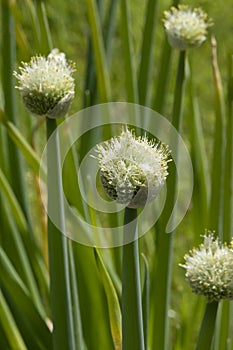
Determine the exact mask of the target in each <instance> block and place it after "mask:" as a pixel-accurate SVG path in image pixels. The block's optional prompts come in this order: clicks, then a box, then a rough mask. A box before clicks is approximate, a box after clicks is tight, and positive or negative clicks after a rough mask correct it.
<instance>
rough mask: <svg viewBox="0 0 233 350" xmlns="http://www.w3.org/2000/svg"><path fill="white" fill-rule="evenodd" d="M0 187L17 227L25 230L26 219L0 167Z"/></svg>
mask: <svg viewBox="0 0 233 350" xmlns="http://www.w3.org/2000/svg"><path fill="white" fill-rule="evenodd" d="M0 188H1V190H2V192H3V193H4V195H5V199H6V200H7V201H8V203H9V206H10V210H11V213H12V216H13V217H14V218H15V221H16V223H17V225H18V227H19V229H20V230H22V231H26V230H27V223H26V219H25V216H24V214H23V211H22V209H21V207H20V204H19V202H18V200H17V198H16V197H15V194H14V192H13V190H12V188H11V186H10V184H9V182H8V180H7V178H6V177H5V175H4V174H3V172H2V170H1V169H0Z"/></svg>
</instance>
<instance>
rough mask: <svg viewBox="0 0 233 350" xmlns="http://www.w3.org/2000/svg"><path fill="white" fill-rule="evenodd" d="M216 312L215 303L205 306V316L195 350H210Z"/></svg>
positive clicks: (216, 306) (216, 305) (216, 303)
mask: <svg viewBox="0 0 233 350" xmlns="http://www.w3.org/2000/svg"><path fill="white" fill-rule="evenodd" d="M217 310H218V302H217V301H213V302H212V303H207V304H206V310H205V315H204V318H203V321H202V325H201V329H200V333H199V338H198V343H197V347H196V350H207V349H211V344H212V340H213V335H214V329H215V321H216V315H217Z"/></svg>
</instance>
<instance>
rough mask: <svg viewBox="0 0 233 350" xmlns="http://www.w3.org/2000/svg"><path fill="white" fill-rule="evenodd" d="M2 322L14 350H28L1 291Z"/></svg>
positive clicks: (0, 312)
mask: <svg viewBox="0 0 233 350" xmlns="http://www.w3.org/2000/svg"><path fill="white" fill-rule="evenodd" d="M0 321H1V324H2V325H3V327H4V331H5V333H6V335H7V340H8V342H9V344H10V346H11V349H12V350H27V348H26V345H25V343H24V341H23V339H22V337H21V335H20V332H19V330H18V328H17V325H16V323H15V321H14V318H13V316H12V314H11V311H10V309H9V307H8V305H7V302H6V300H5V298H4V296H3V294H2V292H1V290H0Z"/></svg>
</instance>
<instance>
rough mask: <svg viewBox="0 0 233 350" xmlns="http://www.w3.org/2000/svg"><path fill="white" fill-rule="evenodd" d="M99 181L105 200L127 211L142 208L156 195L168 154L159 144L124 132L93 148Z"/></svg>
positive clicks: (165, 148)
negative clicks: (125, 208) (124, 207)
mask: <svg viewBox="0 0 233 350" xmlns="http://www.w3.org/2000/svg"><path fill="white" fill-rule="evenodd" d="M97 152H98V162H99V167H100V179H101V182H102V185H103V187H104V189H105V191H106V193H107V194H108V196H109V197H110V198H112V199H114V200H116V201H117V202H118V203H122V204H126V205H127V206H128V207H129V208H139V207H143V206H144V205H145V204H146V203H147V202H150V201H152V200H153V199H154V198H155V197H156V196H157V195H158V193H159V191H160V189H161V187H162V185H163V184H164V182H165V180H166V177H167V175H168V171H167V168H168V166H167V162H168V157H169V154H170V152H169V151H168V148H167V147H165V146H164V145H163V144H161V143H154V142H153V141H148V139H147V138H146V137H135V135H134V134H133V133H132V132H131V131H129V130H128V129H126V130H125V131H122V133H121V135H120V136H119V137H113V138H111V139H110V140H109V141H106V142H104V144H100V145H97Z"/></svg>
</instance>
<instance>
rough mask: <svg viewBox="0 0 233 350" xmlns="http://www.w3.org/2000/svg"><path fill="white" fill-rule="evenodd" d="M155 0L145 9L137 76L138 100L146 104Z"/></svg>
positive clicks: (155, 8)
mask: <svg viewBox="0 0 233 350" xmlns="http://www.w3.org/2000/svg"><path fill="white" fill-rule="evenodd" d="M157 4H158V1H157V0H149V1H148V5H147V10H146V17H145V24H144V31H143V40H142V48H141V62H140V70H139V77H138V90H139V102H140V104H141V105H144V106H147V105H148V100H149V91H150V89H149V86H150V85H149V83H150V77H151V71H152V63H153V48H154V41H155V29H156V17H157Z"/></svg>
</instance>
